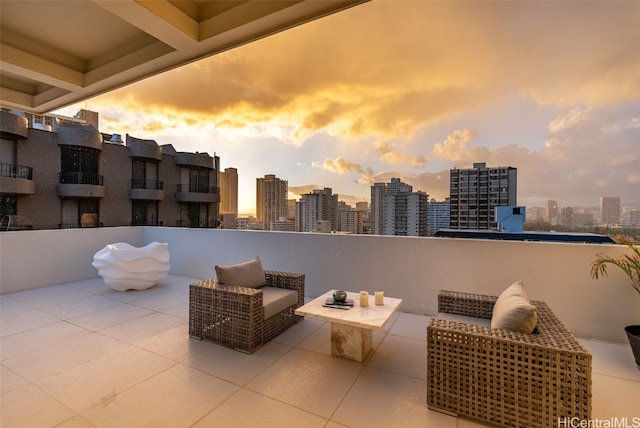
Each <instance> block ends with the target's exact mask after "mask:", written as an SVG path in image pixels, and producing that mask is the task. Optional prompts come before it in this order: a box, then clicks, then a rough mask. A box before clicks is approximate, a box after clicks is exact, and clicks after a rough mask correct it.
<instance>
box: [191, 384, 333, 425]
mask: <svg viewBox="0 0 640 428" xmlns="http://www.w3.org/2000/svg"><path fill="white" fill-rule="evenodd" d="M247 403H251V411H250V412H249V411H247ZM325 423H326V419H324V418H321V417H320V416H316V415H313V414H311V413H309V412H305V411H304V410H300V409H298V408H296V407H293V406H289V405H287V404H284V403H281V402H280V401H276V400H273V399H271V398H269V397H265V396H264V395H260V394H258V393H255V392H253V391H248V390H246V389H243V390H240V391H238V392H237V393H236V394H234V395H233V396H232V397H231V398H229V399H228V400H227V401H225V402H224V403H223V404H222V405H220V406H219V407H218V408H216V409H215V410H214V411H212V412H211V413H209V414H208V415H207V416H205V417H204V418H203V419H202V420H201V421H200V422H198V423H197V424H196V425H194V428H208V427H225V428H245V427H260V428H282V427H296V428H322V427H324V426H325ZM327 426H328V425H327Z"/></svg>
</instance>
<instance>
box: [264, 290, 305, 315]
mask: <svg viewBox="0 0 640 428" xmlns="http://www.w3.org/2000/svg"><path fill="white" fill-rule="evenodd" d="M260 290H261V291H262V307H263V308H264V319H268V318H271V317H272V316H274V315H276V314H278V313H280V312H282V311H284V310H285V309H287V308H288V307H289V306H293V305H295V304H296V303H298V292H297V291H295V290H287V289H285V288H276V287H262V288H261V289H260Z"/></svg>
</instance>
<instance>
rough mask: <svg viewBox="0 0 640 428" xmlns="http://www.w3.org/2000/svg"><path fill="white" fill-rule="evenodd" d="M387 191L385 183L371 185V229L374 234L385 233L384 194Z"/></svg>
mask: <svg viewBox="0 0 640 428" xmlns="http://www.w3.org/2000/svg"><path fill="white" fill-rule="evenodd" d="M386 192H387V185H386V184H385V183H375V184H374V185H373V186H371V213H370V223H369V227H370V231H369V233H371V234H372V235H384V196H385V194H386Z"/></svg>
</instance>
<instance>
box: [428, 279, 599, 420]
mask: <svg viewBox="0 0 640 428" xmlns="http://www.w3.org/2000/svg"><path fill="white" fill-rule="evenodd" d="M496 299H497V297H494V296H484V295H477V294H467V293H458V292H452V291H441V292H440V293H439V296H438V311H439V312H446V313H452V314H458V315H466V316H472V317H477V318H486V319H490V318H491V314H492V311H493V305H494V303H495V301H496ZM532 303H533V304H534V305H535V306H536V309H537V313H538V325H537V330H536V331H537V333H535V334H524V333H519V332H514V331H508V330H501V329H492V328H490V327H485V326H479V325H472V324H464V323H460V322H454V321H446V320H441V319H432V320H431V321H430V322H429V326H428V327H427V406H428V407H429V408H431V409H434V410H438V411H442V412H445V413H449V414H454V415H460V416H465V417H469V418H472V419H478V420H481V421H484V422H487V423H489V424H492V425H496V426H502V427H557V426H567V425H558V424H559V423H562V422H563V421H564V423H568V421H570V420H572V421H573V422H575V421H585V422H587V421H589V420H590V419H591V354H589V352H588V351H587V350H586V349H585V348H584V347H583V346H582V345H580V344H579V343H578V341H577V340H576V338H575V337H574V336H573V335H572V334H571V333H570V332H569V331H568V330H567V328H566V327H565V326H564V325H563V324H562V322H561V321H560V320H559V319H558V318H557V317H556V316H555V315H554V314H553V312H552V311H551V309H550V308H549V307H548V306H547V304H545V303H544V302H540V301H533V302H532ZM572 418H575V419H572Z"/></svg>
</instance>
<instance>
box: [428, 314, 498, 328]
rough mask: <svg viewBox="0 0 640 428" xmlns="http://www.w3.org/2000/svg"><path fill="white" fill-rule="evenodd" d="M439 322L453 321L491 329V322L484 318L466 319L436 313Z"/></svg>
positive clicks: (462, 316)
mask: <svg viewBox="0 0 640 428" xmlns="http://www.w3.org/2000/svg"><path fill="white" fill-rule="evenodd" d="M438 319H439V320H446V321H455V322H461V323H464V324H473V325H482V326H486V327H491V320H489V319H486V318H476V317H468V316H466V315H458V314H448V313H446V312H438Z"/></svg>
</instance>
